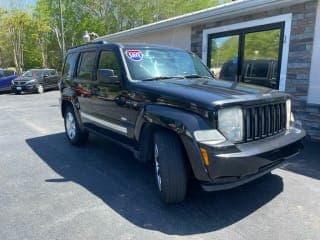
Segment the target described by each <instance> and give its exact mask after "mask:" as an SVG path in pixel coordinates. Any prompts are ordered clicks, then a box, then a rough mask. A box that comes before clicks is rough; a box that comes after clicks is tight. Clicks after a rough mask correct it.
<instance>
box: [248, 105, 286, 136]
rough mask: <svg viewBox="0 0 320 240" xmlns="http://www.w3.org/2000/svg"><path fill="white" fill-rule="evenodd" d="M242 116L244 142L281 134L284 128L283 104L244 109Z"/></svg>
mask: <svg viewBox="0 0 320 240" xmlns="http://www.w3.org/2000/svg"><path fill="white" fill-rule="evenodd" d="M243 114H244V141H246V142H249V141H253V140H257V139H261V138H266V137H269V136H272V135H275V134H278V133H281V132H283V131H284V130H285V128H286V104H285V102H283V103H274V104H268V105H262V106H254V107H246V108H244V110H243Z"/></svg>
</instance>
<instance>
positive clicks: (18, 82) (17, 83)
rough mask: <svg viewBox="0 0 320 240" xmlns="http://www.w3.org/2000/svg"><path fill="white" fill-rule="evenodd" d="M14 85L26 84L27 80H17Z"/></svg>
mask: <svg viewBox="0 0 320 240" xmlns="http://www.w3.org/2000/svg"><path fill="white" fill-rule="evenodd" d="M13 83H14V85H16V86H21V85H24V84H25V83H26V82H20V81H16V82H13Z"/></svg>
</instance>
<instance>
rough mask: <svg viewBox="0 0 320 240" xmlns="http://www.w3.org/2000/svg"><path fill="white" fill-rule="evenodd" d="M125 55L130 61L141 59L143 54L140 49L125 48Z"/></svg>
mask: <svg viewBox="0 0 320 240" xmlns="http://www.w3.org/2000/svg"><path fill="white" fill-rule="evenodd" d="M126 56H127V58H129V59H130V60H131V61H137V62H138V61H141V60H142V59H143V54H142V52H141V51H140V50H133V49H132V50H126Z"/></svg>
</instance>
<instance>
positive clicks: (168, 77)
mask: <svg viewBox="0 0 320 240" xmlns="http://www.w3.org/2000/svg"><path fill="white" fill-rule="evenodd" d="M170 78H184V77H182V76H158V77H152V78H146V79H143V81H155V80H163V79H170Z"/></svg>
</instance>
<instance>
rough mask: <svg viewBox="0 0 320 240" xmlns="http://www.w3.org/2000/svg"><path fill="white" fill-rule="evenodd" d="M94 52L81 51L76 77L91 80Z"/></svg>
mask: <svg viewBox="0 0 320 240" xmlns="http://www.w3.org/2000/svg"><path fill="white" fill-rule="evenodd" d="M95 58H96V52H84V53H81V59H80V66H79V69H78V78H79V79H82V80H93V73H94V67H95Z"/></svg>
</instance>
